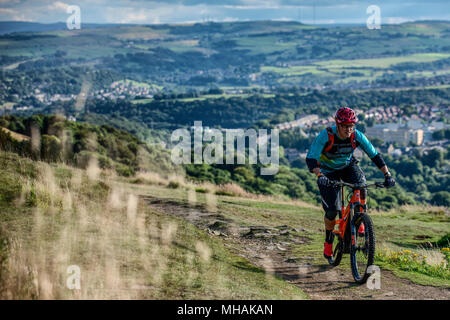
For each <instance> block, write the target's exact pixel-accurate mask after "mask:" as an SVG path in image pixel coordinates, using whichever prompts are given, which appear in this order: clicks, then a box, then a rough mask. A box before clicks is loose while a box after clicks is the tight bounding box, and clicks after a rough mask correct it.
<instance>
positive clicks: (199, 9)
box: [0, 0, 450, 24]
mask: <svg viewBox="0 0 450 320" xmlns="http://www.w3.org/2000/svg"><path fill="white" fill-rule="evenodd" d="M72 5H76V6H78V7H79V8H80V13H81V23H136V24H154V23H183V22H202V21H207V20H209V21H218V22H219V21H247V20H267V19H269V20H295V21H301V22H303V23H308V24H310V23H319V24H328V23H366V21H367V19H368V17H369V14H367V13H366V10H367V8H368V7H369V6H370V5H377V6H378V7H379V8H380V12H381V23H382V24H387V23H401V22H406V21H413V20H450V1H449V0H427V1H417V0H370V1H365V0H359V1H356V0H158V1H156V0H142V1H141V0H62V1H53V0H0V21H33V22H42V23H52V22H65V21H66V20H67V18H68V17H69V16H70V14H69V13H67V7H68V6H72Z"/></svg>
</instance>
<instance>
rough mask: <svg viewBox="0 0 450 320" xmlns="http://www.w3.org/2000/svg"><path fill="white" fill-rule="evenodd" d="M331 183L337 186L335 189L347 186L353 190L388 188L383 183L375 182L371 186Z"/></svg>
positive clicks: (331, 181) (332, 181)
mask: <svg viewBox="0 0 450 320" xmlns="http://www.w3.org/2000/svg"><path fill="white" fill-rule="evenodd" d="M330 183H331V185H332V186H335V187H341V186H346V187H350V188H353V189H363V188H369V187H375V188H386V186H385V185H384V183H383V182H374V183H369V184H351V183H347V182H343V181H335V180H330Z"/></svg>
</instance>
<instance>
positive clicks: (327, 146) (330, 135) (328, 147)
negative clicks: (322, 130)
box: [323, 127, 353, 152]
mask: <svg viewBox="0 0 450 320" xmlns="http://www.w3.org/2000/svg"><path fill="white" fill-rule="evenodd" d="M327 133H328V142H327V143H326V144H325V148H324V149H323V152H328V151H330V150H331V148H332V147H333V144H334V133H333V129H331V127H328V128H327ZM352 145H353V142H352Z"/></svg>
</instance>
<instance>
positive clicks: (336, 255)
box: [331, 237, 344, 266]
mask: <svg viewBox="0 0 450 320" xmlns="http://www.w3.org/2000/svg"><path fill="white" fill-rule="evenodd" d="M343 253H344V241H342V239H341V238H340V237H339V238H338V242H337V243H336V246H335V247H334V250H333V263H331V264H332V265H333V266H338V265H339V264H340V263H341V259H342V254H343Z"/></svg>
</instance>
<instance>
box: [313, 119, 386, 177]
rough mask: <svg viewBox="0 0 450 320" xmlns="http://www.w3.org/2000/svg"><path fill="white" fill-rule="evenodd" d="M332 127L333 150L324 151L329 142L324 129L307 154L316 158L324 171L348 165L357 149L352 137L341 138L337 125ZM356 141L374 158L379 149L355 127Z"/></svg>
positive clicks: (357, 144)
mask: <svg viewBox="0 0 450 320" xmlns="http://www.w3.org/2000/svg"><path fill="white" fill-rule="evenodd" d="M331 129H332V130H333V133H334V143H333V147H332V148H331V150H329V151H328V152H324V147H325V145H326V143H327V142H328V140H329V138H328V133H327V130H326V129H324V130H322V131H321V132H320V133H319V135H318V136H317V137H316V139H314V141H313V143H312V145H311V148H310V149H309V151H308V154H307V155H306V158H307V159H315V160H316V161H317V162H319V163H320V170H321V172H323V173H329V172H332V171H335V170H340V169H343V168H345V167H346V166H348V165H349V164H350V162H351V160H352V157H353V152H354V151H355V149H354V148H353V147H352V145H351V139H350V138H347V139H341V138H339V136H338V134H337V132H336V125H334V126H332V127H331ZM355 143H356V147H360V148H361V149H362V150H363V151H364V152H365V153H366V154H367V155H368V156H369V158H371V159H373V158H374V157H375V156H376V155H377V154H378V151H377V150H376V149H375V148H374V146H373V145H372V144H371V143H370V141H369V140H368V139H367V137H366V136H365V135H364V134H363V133H362V132H361V131H359V130H357V129H355Z"/></svg>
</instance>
